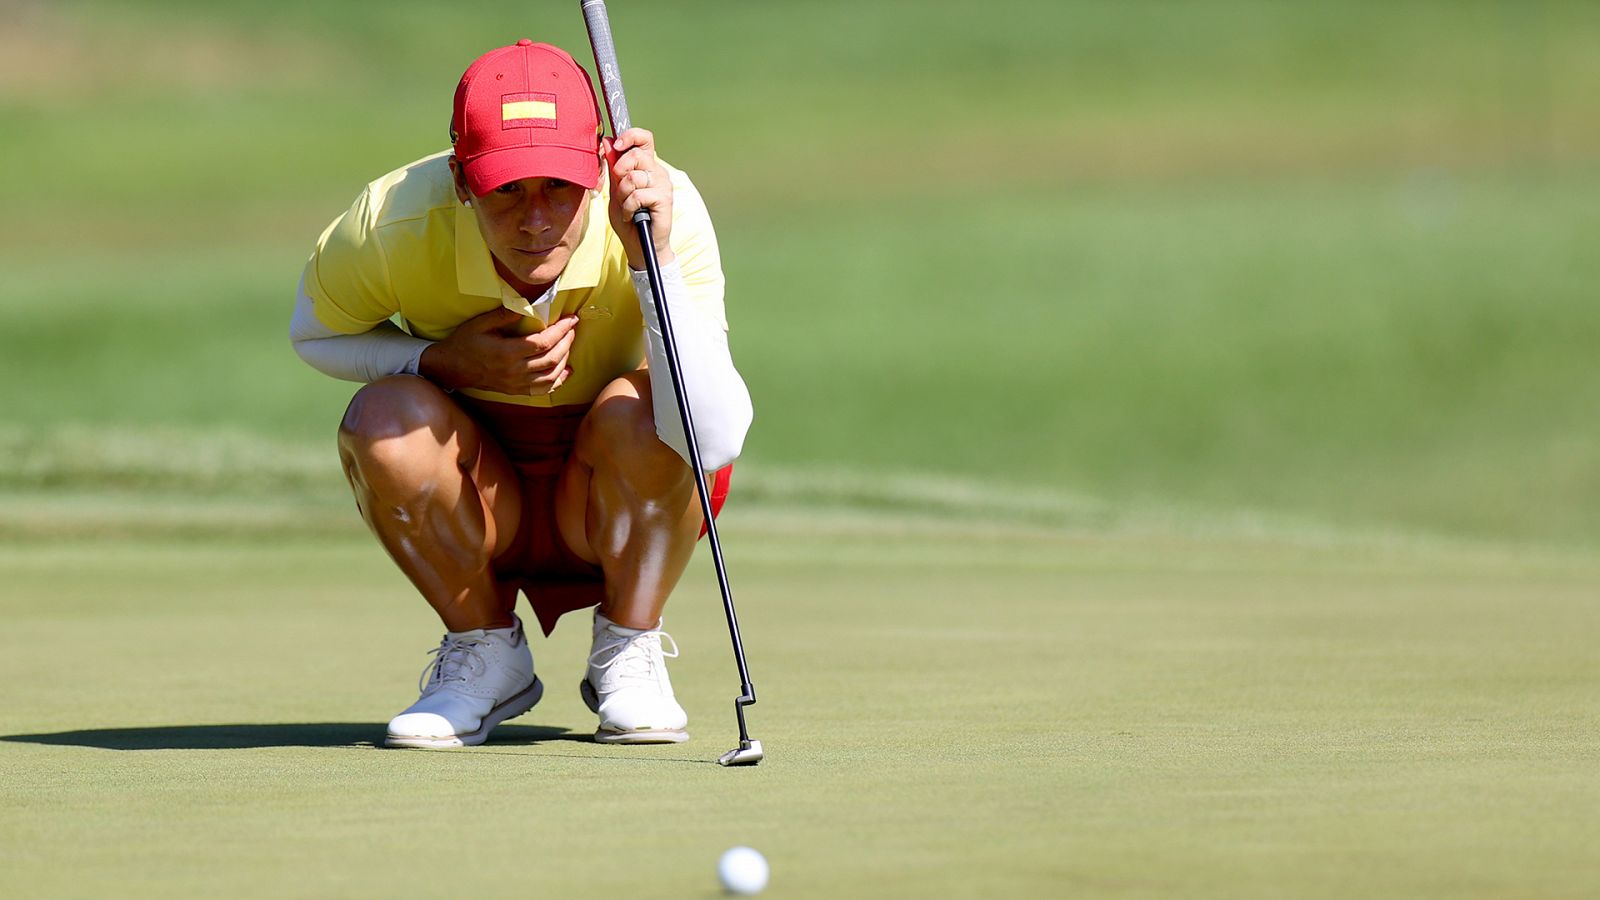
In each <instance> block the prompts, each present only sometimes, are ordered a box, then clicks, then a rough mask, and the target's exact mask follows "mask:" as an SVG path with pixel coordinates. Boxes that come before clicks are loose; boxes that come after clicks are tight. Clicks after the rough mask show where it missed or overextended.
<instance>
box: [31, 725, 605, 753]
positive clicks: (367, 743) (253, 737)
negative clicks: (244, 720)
mask: <svg viewBox="0 0 1600 900" xmlns="http://www.w3.org/2000/svg"><path fill="white" fill-rule="evenodd" d="M383 738H384V726H383V725H382V724H374V723H372V722H306V723H281V724H272V725H165V726H161V727H156V728H95V729H90V730H85V731H58V732H55V733H52V734H10V735H0V741H12V742H16V743H24V744H53V745H57V746H71V747H97V748H99V749H102V750H249V749H256V748H263V747H373V746H382V745H383ZM574 740H583V741H587V740H589V736H588V735H587V734H582V735H579V734H572V733H570V732H568V731H567V729H565V728H555V727H551V726H548V725H501V726H500V727H498V728H496V729H495V730H494V731H492V732H490V734H489V740H488V743H490V744H530V743H538V742H541V741H574Z"/></svg>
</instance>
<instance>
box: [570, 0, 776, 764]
mask: <svg viewBox="0 0 1600 900" xmlns="http://www.w3.org/2000/svg"><path fill="white" fill-rule="evenodd" d="M580 3H581V4H582V6H583V21H584V24H585V25H586V26H587V27H588V29H589V46H590V47H591V48H592V49H593V50H594V65H595V69H596V70H598V74H599V75H600V87H601V91H602V95H603V96H604V97H605V101H606V117H607V118H609V119H610V120H611V135H612V137H613V138H614V137H616V135H619V134H621V133H622V132H624V131H627V130H628V128H630V127H631V126H632V120H631V119H630V118H629V117H628V100H627V97H626V96H624V95H623V93H622V74H621V72H620V71H619V70H618V69H617V47H616V44H615V43H613V41H612V39H611V20H610V19H609V18H607V16H606V4H605V0H580ZM633 225H634V227H635V228H637V229H638V230H639V244H640V246H642V247H643V248H644V259H645V269H646V272H647V274H648V276H649V278H650V293H651V294H653V295H654V298H653V299H654V300H655V307H656V318H657V319H659V320H660V322H661V338H662V340H661V343H662V345H663V348H664V349H665V350H666V353H667V369H668V372H669V374H670V375H671V376H672V387H673V390H674V391H675V392H676V393H677V395H678V416H679V417H680V418H681V419H682V420H683V435H684V439H685V440H686V441H687V442H688V444H689V467H690V468H691V469H692V470H693V471H694V479H695V484H697V485H699V486H700V490H699V494H700V510H701V512H703V513H705V517H706V538H707V540H709V541H710V543H711V560H712V562H713V563H714V564H715V565H716V569H717V587H718V588H720V589H721V590H722V611H723V612H724V613H726V614H727V616H728V634H729V635H730V636H731V637H732V638H733V658H734V661H735V662H737V663H738V664H739V690H740V694H739V698H738V699H737V700H734V701H733V710H734V713H735V714H737V715H738V717H739V746H738V747H735V748H734V749H732V750H729V751H728V752H727V753H724V754H722V756H720V757H718V758H717V762H718V763H720V764H721V765H724V766H753V765H755V764H756V763H759V762H761V758H762V756H763V754H762V750H761V742H760V741H753V740H751V739H750V733H749V731H747V730H746V729H745V724H744V708H745V707H746V706H749V705H751V704H752V703H755V702H756V689H755V688H754V687H753V686H752V685H751V684H750V670H749V668H748V667H747V666H746V665H745V661H744V643H743V642H742V641H741V640H740V639H739V618H738V616H736V615H735V614H734V612H733V593H732V592H731V591H730V590H728V573H727V570H726V569H725V568H724V567H723V564H722V544H721V542H719V541H718V540H717V520H716V517H715V516H713V515H712V514H711V494H710V491H707V490H706V489H705V483H706V473H705V471H704V468H703V467H702V466H701V464H700V445H699V443H698V442H697V441H696V440H695V437H694V418H693V416H691V415H690V412H689V399H688V396H687V395H686V394H685V393H684V390H683V375H682V371H681V368H680V366H679V364H678V345H677V344H676V343H675V342H674V341H673V339H672V320H671V318H670V317H669V316H668V314H667V303H666V299H665V297H666V292H665V290H664V289H663V288H662V285H661V266H660V264H659V263H657V262H656V247H655V240H654V239H653V238H652V237H651V235H650V211H649V210H647V209H640V210H639V211H638V212H635V213H634V214H633Z"/></svg>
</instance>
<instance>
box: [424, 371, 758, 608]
mask: <svg viewBox="0 0 1600 900" xmlns="http://www.w3.org/2000/svg"><path fill="white" fill-rule="evenodd" d="M452 396H453V397H454V399H455V400H456V402H457V403H458V404H460V406H461V408H462V409H464V410H465V411H466V412H467V414H468V415H470V416H471V417H472V418H473V420H474V421H476V422H477V423H478V425H479V427H481V428H482V429H483V430H484V431H486V432H487V433H488V434H489V436H491V437H493V438H494V440H495V443H497V444H499V446H500V449H501V450H503V451H505V454H506V457H507V458H508V459H510V460H511V466H512V468H514V469H516V472H517V476H518V479H519V480H520V481H521V486H522V523H521V525H520V526H519V527H518V528H517V534H516V536H515V537H513V538H512V540H511V550H509V551H508V552H507V553H506V554H505V555H504V556H502V557H500V558H498V559H496V560H495V561H494V567H495V575H496V576H497V577H498V578H500V579H501V580H502V581H504V582H507V583H510V584H515V585H516V586H517V588H518V590H520V591H522V593H524V594H526V595H527V597H528V603H529V605H531V606H532V607H533V612H534V615H535V616H537V617H538V619H539V627H540V628H542V629H544V633H545V634H546V635H548V634H550V632H551V631H553V630H555V627H556V620H558V619H560V618H561V616H562V615H564V614H566V613H569V612H572V611H573V610H577V609H584V608H586V607H590V606H596V605H598V604H599V603H601V602H602V601H603V600H605V597H606V585H605V573H603V572H601V571H600V567H599V566H597V565H594V564H592V563H589V562H586V561H584V560H583V559H581V558H580V557H579V556H578V555H577V554H576V553H573V552H572V550H571V548H569V547H568V546H567V543H566V541H564V540H562V539H561V530H560V529H559V528H558V527H557V526H556V504H555V499H556V480H557V479H558V478H559V477H560V475H561V467H562V466H563V465H564V464H565V463H566V461H567V457H568V456H569V455H571V453H572V445H573V443H574V442H575V441H576V440H577V438H578V426H579V425H580V424H582V423H583V417H584V416H585V415H587V414H588V412H589V406H588V405H587V404H585V405H581V406H549V407H543V406H522V405H519V404H515V403H496V402H494V401H492V400H478V399H475V398H473V397H468V396H466V395H464V394H454V395H452ZM732 476H733V465H732V464H729V465H727V466H724V467H722V468H721V469H718V470H717V472H716V475H715V478H714V480H713V481H712V485H711V515H712V516H715V515H717V514H718V513H720V512H721V511H722V504H723V503H724V502H725V501H726V500H727V499H728V485H729V483H730V481H731V480H732ZM705 533H706V529H705V527H704V526H701V528H700V534H701V536H702V537H704V536H705Z"/></svg>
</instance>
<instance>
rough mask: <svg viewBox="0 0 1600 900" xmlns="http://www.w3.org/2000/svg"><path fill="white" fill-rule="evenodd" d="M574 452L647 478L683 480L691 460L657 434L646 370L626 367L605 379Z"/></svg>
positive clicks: (594, 463)
mask: <svg viewBox="0 0 1600 900" xmlns="http://www.w3.org/2000/svg"><path fill="white" fill-rule="evenodd" d="M578 443H579V446H578V453H579V456H580V458H582V459H584V460H585V461H586V462H588V463H589V464H590V465H592V466H595V467H597V468H598V467H601V466H607V467H610V468H613V469H615V470H617V471H618V472H619V473H620V474H623V475H625V476H627V477H629V479H630V481H631V480H635V479H638V480H640V485H639V486H641V487H643V486H645V484H650V485H659V486H662V487H667V486H672V485H676V484H678V483H679V482H687V481H688V480H689V479H690V473H689V466H688V464H687V463H685V462H684V461H683V458H682V457H680V456H678V453H677V451H675V450H673V449H672V448H671V447H668V446H667V445H666V444H664V443H662V442H661V439H660V438H658V437H657V436H656V420H655V410H654V408H653V405H652V402H651V395H650V376H649V373H647V372H644V371H638V372H629V373H628V374H626V375H624V376H622V377H620V378H618V379H616V380H615V381H613V382H611V383H610V384H608V385H606V387H605V389H604V390H602V391H601V392H600V396H599V397H597V398H596V399H595V402H594V406H593V407H591V408H590V409H589V414H588V415H587V416H585V417H584V420H583V426H582V428H581V429H580V430H579V434H578Z"/></svg>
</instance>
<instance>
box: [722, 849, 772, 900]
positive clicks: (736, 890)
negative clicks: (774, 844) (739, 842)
mask: <svg viewBox="0 0 1600 900" xmlns="http://www.w3.org/2000/svg"><path fill="white" fill-rule="evenodd" d="M769 874H771V873H770V870H769V869H768V868H767V858H766V857H765V856H762V855H761V854H760V853H757V852H756V851H754V850H752V849H750V848H749V847H734V848H733V849H732V850H729V851H728V852H727V853H724V854H722V859H720V860H718V861H717V877H718V878H720V879H722V887H723V888H724V889H726V890H727V891H728V893H730V894H745V895H747V896H748V895H750V894H759V893H761V890H762V889H763V888H765V887H766V886H767V875H769Z"/></svg>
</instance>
